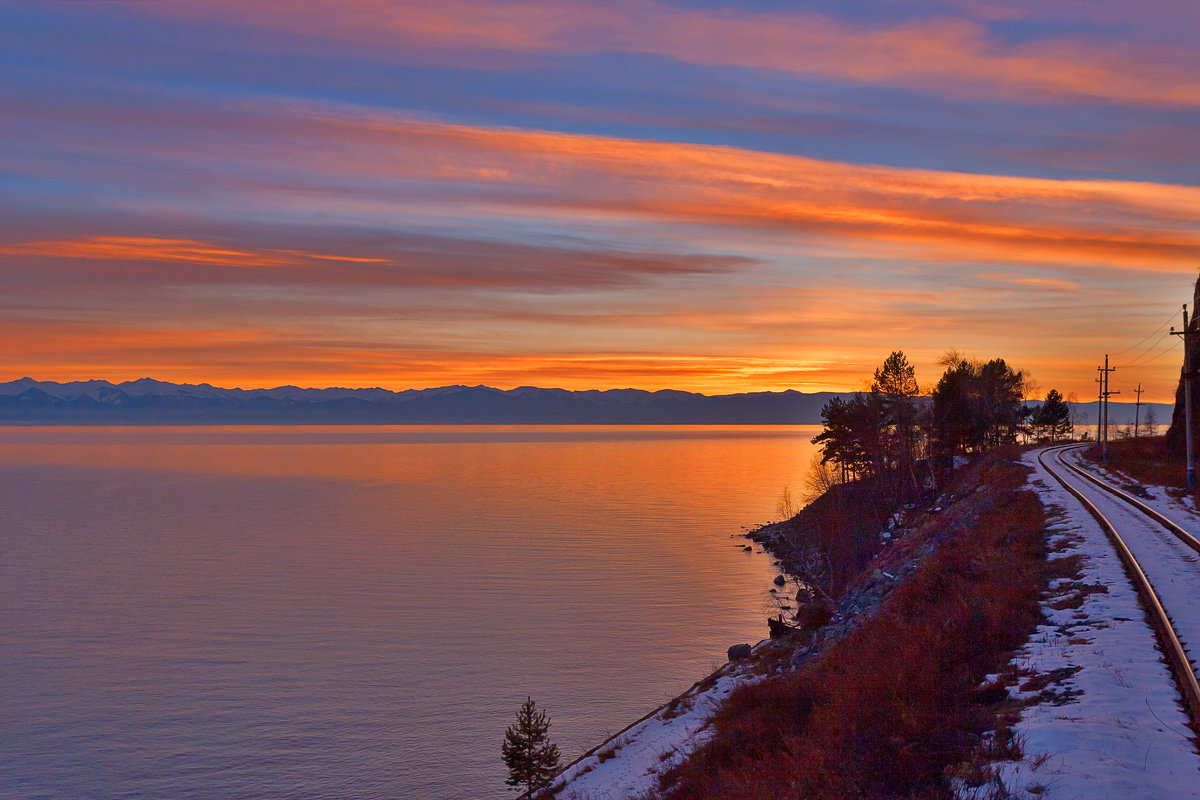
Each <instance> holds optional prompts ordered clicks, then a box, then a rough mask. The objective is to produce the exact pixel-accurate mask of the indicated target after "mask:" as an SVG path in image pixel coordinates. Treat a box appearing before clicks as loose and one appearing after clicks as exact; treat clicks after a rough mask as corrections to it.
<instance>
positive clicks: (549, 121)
mask: <svg viewBox="0 0 1200 800" xmlns="http://www.w3.org/2000/svg"><path fill="white" fill-rule="evenodd" d="M1198 34H1200V7H1198V6H1197V5H1196V4H1194V3H1189V2H1143V3H1138V4H1130V3H1121V2H1111V1H1110V0H1099V1H1097V2H1083V0H1080V2H1054V1H1051V2H1037V3H1035V2H974V0H962V1H961V2H899V1H893V2H853V3H841V4H836V5H831V4H817V3H808V4H797V3H787V4H783V3H765V2H764V3H739V4H728V3H712V2H693V3H684V2H615V3H584V2H562V1H559V2H548V1H547V0H528V1H526V2H479V1H478V0H451V1H450V2H445V3H439V4H436V5H432V6H431V5H429V4H424V3H403V2H384V0H356V1H355V2H339V3H332V2H315V1H314V0H297V1H296V2H289V3H282V2H272V1H270V0H268V1H265V2H256V3H253V4H247V3H235V2H226V1H225V0H208V1H207V2H192V1H191V0H179V1H178V2H171V3H161V2H90V3H39V2H0V71H2V72H3V74H4V76H5V79H4V80H3V81H0V105H2V106H3V109H4V113H3V114H2V115H0V206H2V207H3V211H4V221H3V222H0V282H3V286H2V288H3V293H2V297H0V303H3V304H4V307H5V310H4V314H3V315H2V316H3V320H2V321H0V325H3V326H4V328H5V329H6V330H5V334H6V336H8V337H9V339H10V341H17V342H19V343H20V346H19V347H10V348H7V349H8V351H9V352H8V354H6V355H5V356H4V358H5V359H6V360H7V362H8V363H7V364H6V365H5V368H6V369H5V371H7V372H8V373H9V374H10V377H11V378H16V377H21V376H22V375H27V374H28V375H31V376H33V377H36V378H41V379H56V380H69V379H79V378H90V377H97V378H108V379H112V380H122V379H128V378H136V377H141V376H146V375H148V376H153V377H156V378H161V379H166V380H187V381H196V382H199V381H209V382H213V383H217V384H222V385H239V386H247V387H249V386H267V385H277V384H280V383H296V384H307V385H335V384H336V385H345V386H369V385H383V386H387V387H389V388H408V387H419V386H429V385H438V384H445V383H471V384H474V383H488V384H491V385H497V386H505V387H507V386H515V385H521V384H536V385H544V386H549V385H556V386H565V387H567V388H591V387H597V388H608V387H613V386H636V387H640V388H649V389H656V388H681V389H693V390H698V391H709V392H716V391H722V392H723V391H741V390H764V389H774V390H778V389H786V388H795V389H800V390H805V391H814V390H820V389H853V388H858V386H859V385H860V384H861V383H862V381H863V380H865V379H866V378H868V377H869V374H870V371H871V370H872V369H873V368H874V366H876V365H877V364H878V363H879V362H880V361H882V359H883V358H884V357H885V356H886V355H887V353H888V352H890V351H891V350H892V349H903V350H905V351H906V352H908V353H909V355H910V357H911V358H912V359H913V360H914V361H915V362H916V363H917V365H918V370H919V374H918V377H919V378H920V379H921V380H922V381H924V382H926V383H932V382H933V381H935V380H936V378H937V374H938V368H937V367H936V365H935V362H936V360H937V359H938V357H939V356H940V355H941V354H942V353H943V352H945V351H946V350H948V349H950V348H956V349H958V350H960V351H964V352H966V353H968V354H974V355H977V356H979V357H986V358H990V357H993V356H1002V357H1005V358H1007V359H1008V360H1009V361H1010V363H1014V364H1016V365H1017V366H1018V367H1022V368H1025V369H1027V370H1028V371H1029V372H1030V373H1031V374H1032V375H1033V376H1034V378H1035V379H1036V380H1037V382H1038V384H1039V385H1040V387H1041V389H1042V390H1043V391H1044V389H1045V388H1048V387H1050V386H1056V387H1058V388H1060V389H1062V390H1064V391H1066V392H1077V393H1078V394H1079V395H1080V396H1082V397H1084V398H1086V397H1087V396H1090V392H1091V391H1092V388H1093V385H1092V378H1093V377H1094V368H1095V365H1096V364H1097V363H1099V361H1101V360H1102V359H1103V355H1104V353H1105V352H1112V353H1118V352H1122V351H1124V353H1123V355H1122V358H1123V359H1124V362H1123V363H1122V362H1121V360H1120V359H1118V363H1119V365H1120V366H1122V372H1121V373H1118V374H1119V375H1126V374H1128V376H1129V379H1130V380H1135V381H1136V380H1140V381H1142V382H1143V383H1144V384H1145V385H1146V386H1147V388H1148V389H1149V396H1150V398H1151V399H1162V400H1165V399H1168V398H1169V397H1170V396H1171V395H1172V394H1173V381H1174V377H1175V376H1176V375H1177V374H1178V362H1179V354H1178V347H1177V342H1172V340H1171V337H1168V336H1167V334H1166V330H1165V328H1163V325H1164V324H1165V323H1167V322H1168V321H1172V320H1173V319H1174V318H1173V316H1172V315H1175V316H1178V311H1179V306H1180V304H1181V303H1183V302H1185V301H1188V300H1189V299H1190V295H1191V284H1192V282H1193V281H1194V279H1195V275H1196V270H1197V267H1198V266H1200V258H1198V256H1200V187H1198V182H1200V160H1198V159H1197V158H1196V157H1195V150H1196V145H1197V144H1198V143H1200V55H1198V54H1197V52H1196V48H1195V47H1194V42H1195V41H1197V39H1198V38H1200V36H1198ZM1146 337H1150V338H1149V339H1148V341H1147V342H1146V345H1149V346H1150V349H1149V350H1146V351H1145V352H1143V349H1144V348H1143V347H1140V346H1139V347H1131V346H1132V345H1136V344H1137V343H1138V342H1139V341H1140V340H1142V339H1144V338H1146ZM1172 347H1174V349H1172ZM1127 348H1128V349H1127ZM1115 380H1116V378H1114V381H1115Z"/></svg>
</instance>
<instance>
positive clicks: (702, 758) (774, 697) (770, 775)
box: [663, 461, 1047, 800]
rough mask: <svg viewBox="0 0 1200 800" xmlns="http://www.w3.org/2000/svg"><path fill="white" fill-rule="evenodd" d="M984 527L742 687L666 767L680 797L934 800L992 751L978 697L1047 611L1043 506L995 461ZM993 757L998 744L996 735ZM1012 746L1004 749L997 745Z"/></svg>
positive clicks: (980, 499)
mask: <svg viewBox="0 0 1200 800" xmlns="http://www.w3.org/2000/svg"><path fill="white" fill-rule="evenodd" d="M984 480H985V481H986V483H987V485H988V492H987V493H986V494H978V495H975V496H974V498H973V499H972V501H971V502H972V503H978V506H979V507H978V509H975V510H973V513H977V516H976V517H975V522H974V524H971V525H969V526H967V525H960V524H956V523H954V522H953V521H952V519H951V518H950V517H947V519H946V523H947V527H950V528H952V529H951V530H946V531H939V533H938V536H939V538H942V541H941V543H940V545H939V546H938V547H937V549H936V551H935V552H934V553H933V554H932V555H931V556H930V557H929V558H927V559H926V560H925V562H924V563H923V564H922V565H921V566H920V567H918V568H917V570H916V571H915V572H914V573H913V574H912V575H911V576H910V578H909V579H908V580H907V581H905V582H904V583H903V584H901V585H900V586H899V587H897V588H896V589H895V590H894V591H893V592H892V594H891V596H890V597H889V598H888V599H887V601H886V602H885V603H884V605H883V606H882V607H881V608H880V609H879V610H878V612H877V613H876V614H875V616H874V617H872V618H871V619H870V620H868V621H867V622H865V623H863V624H862V625H861V626H859V627H858V628H857V629H855V630H854V631H853V632H851V633H849V634H847V635H846V636H845V637H843V638H842V639H841V640H839V641H838V642H836V643H835V644H834V645H832V646H831V647H830V648H829V649H828V650H827V651H826V652H825V653H824V654H823V655H822V656H821V657H820V658H819V659H817V660H815V661H813V662H812V663H809V664H807V665H805V666H803V667H801V668H800V669H799V670H797V671H795V672H791V673H789V674H787V675H785V676H782V677H779V678H772V679H769V680H767V681H764V682H762V683H760V684H757V685H754V686H748V687H743V688H741V689H739V690H738V691H736V692H735V693H734V694H733V695H732V696H731V697H730V699H729V701H728V702H727V703H726V704H725V706H724V707H723V708H722V710H721V712H720V713H719V715H718V717H717V718H716V719H715V721H714V728H715V736H714V738H713V739H712V740H711V741H710V742H709V743H708V744H706V745H705V746H703V747H702V748H700V749H699V750H698V751H697V752H696V753H695V754H694V755H693V757H692V758H691V759H690V760H688V761H687V762H686V763H684V764H682V765H680V766H679V767H676V768H674V769H673V770H671V771H670V772H668V773H667V774H666V775H665V776H664V779H663V789H664V793H665V794H666V796H668V797H673V798H689V799H690V800H709V799H710V798H797V797H803V798H808V797H812V798H825V797H858V798H884V797H887V798H904V797H908V798H933V797H946V796H948V795H949V781H948V778H949V776H952V775H960V776H961V775H962V774H963V772H964V768H963V766H962V765H963V764H966V763H970V762H972V761H973V760H974V761H979V760H981V759H986V758H987V757H989V753H986V752H983V750H982V748H983V747H984V745H982V744H981V742H984V741H987V740H988V737H984V736H983V734H984V733H985V732H986V731H988V730H993V729H995V728H996V727H997V711H996V708H995V707H994V706H989V705H988V704H987V703H985V702H984V701H982V700H981V699H980V698H981V696H982V695H981V693H980V691H979V686H980V684H981V682H982V681H983V680H984V677H985V676H986V675H987V674H989V673H992V672H998V671H1000V669H1001V667H1002V666H1003V665H1004V664H1005V663H1006V661H1007V660H1008V658H1009V654H1010V653H1011V651H1012V650H1014V649H1015V648H1016V647H1018V646H1019V645H1020V644H1021V643H1023V642H1024V641H1025V640H1026V638H1027V636H1028V635H1029V633H1030V632H1031V631H1032V630H1033V628H1034V627H1035V625H1036V624H1037V622H1038V620H1039V618H1040V610H1039V606H1038V596H1039V593H1040V592H1041V590H1042V589H1043V588H1044V587H1045V585H1046V580H1047V572H1046V567H1045V563H1046V562H1045V547H1046V545H1045V537H1044V535H1043V524H1044V520H1043V512H1042V507H1041V504H1040V503H1039V501H1038V500H1037V498H1036V496H1035V495H1033V494H1032V493H1031V492H1028V491H1025V490H1022V489H1019V488H1018V487H1019V486H1020V485H1021V484H1022V483H1023V475H1022V474H1021V471H1020V468H1019V467H1017V466H1015V465H1013V464H1012V463H1011V462H1000V461H997V462H994V464H993V465H992V466H990V467H989V468H988V469H987V470H984ZM991 741H992V744H991V745H990V747H991V751H992V752H991V753H990V755H991V756H994V755H995V751H996V748H997V743H999V744H1000V745H1004V746H1007V744H1006V743H1007V742H1008V739H1007V736H1006V735H1005V734H1004V733H1003V732H1002V733H1001V735H999V736H997V737H993V738H992V739H991ZM1001 749H1003V747H1001Z"/></svg>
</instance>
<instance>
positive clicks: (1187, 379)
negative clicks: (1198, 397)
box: [1171, 303, 1196, 489]
mask: <svg viewBox="0 0 1200 800" xmlns="http://www.w3.org/2000/svg"><path fill="white" fill-rule="evenodd" d="M1195 333H1196V332H1195V331H1189V330H1188V316H1187V303H1184V304H1183V330H1181V331H1177V330H1175V329H1174V328H1171V335H1172V336H1182V337H1183V376H1182V377H1183V424H1184V426H1185V428H1186V430H1185V431H1184V440H1185V441H1186V442H1187V488H1189V489H1192V488H1194V487H1195V486H1196V447H1195V442H1194V438H1195V435H1194V434H1193V433H1192V377H1193V376H1192V359H1191V357H1190V356H1189V355H1188V337H1189V336H1193V335H1195Z"/></svg>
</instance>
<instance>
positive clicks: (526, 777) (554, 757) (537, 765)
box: [500, 697, 558, 797]
mask: <svg viewBox="0 0 1200 800" xmlns="http://www.w3.org/2000/svg"><path fill="white" fill-rule="evenodd" d="M549 731H550V719H549V717H547V716H546V712H545V711H540V710H538V708H537V705H536V704H535V703H534V702H533V698H532V697H528V698H526V699H525V703H524V704H523V705H522V706H521V710H520V711H518V712H517V721H516V722H514V723H513V724H512V725H510V726H509V728H508V730H507V731H505V732H504V744H503V745H501V747H500V752H501V754H502V755H503V756H504V763H505V764H506V765H507V766H508V780H506V781H505V783H506V784H508V785H509V786H514V787H516V786H521V785H522V784H524V786H525V791H526V792H528V793H529V795H530V797H533V796H534V792H541V791H542V790H544V789H546V788H548V787H549V786H550V784H551V783H553V782H554V776H555V774H556V773H557V772H558V745H556V744H553V743H551V741H550V737H549V735H548V734H549Z"/></svg>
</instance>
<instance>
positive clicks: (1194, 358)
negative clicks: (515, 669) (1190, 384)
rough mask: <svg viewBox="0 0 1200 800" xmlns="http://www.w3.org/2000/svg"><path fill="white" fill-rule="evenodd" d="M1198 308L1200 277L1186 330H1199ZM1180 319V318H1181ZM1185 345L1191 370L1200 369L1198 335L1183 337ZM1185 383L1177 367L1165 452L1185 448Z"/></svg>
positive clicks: (1198, 411)
mask: <svg viewBox="0 0 1200 800" xmlns="http://www.w3.org/2000/svg"><path fill="white" fill-rule="evenodd" d="M1197 310H1200V278H1197V279H1196V287H1195V290H1194V291H1193V293H1192V316H1191V317H1190V318H1189V319H1188V332H1189V333H1197V332H1200V315H1198V314H1197V313H1196V312H1197ZM1181 321H1182V319H1181ZM1185 338H1186V340H1187V342H1186V345H1185V346H1186V347H1187V350H1188V363H1189V364H1191V367H1192V371H1193V372H1195V371H1196V370H1198V369H1200V336H1187V337H1185ZM1186 387H1187V383H1186V382H1185V381H1184V380H1183V368H1182V367H1180V369H1179V384H1178V386H1176V387H1175V411H1174V412H1173V413H1172V414H1171V427H1170V428H1168V429H1167V452H1168V453H1170V454H1172V455H1176V456H1181V455H1183V453H1184V451H1185V450H1186V449H1187V437H1186V435H1185V433H1184V431H1185V428H1186V423H1185V413H1184V394H1183V393H1184V391H1185V389H1186ZM1195 391H1196V390H1195V388H1193V389H1192V392H1193V394H1192V404H1193V405H1192V432H1193V435H1196V440H1197V441H1200V406H1198V405H1197V402H1198V401H1200V397H1198V396H1197V395H1196V394H1195Z"/></svg>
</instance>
